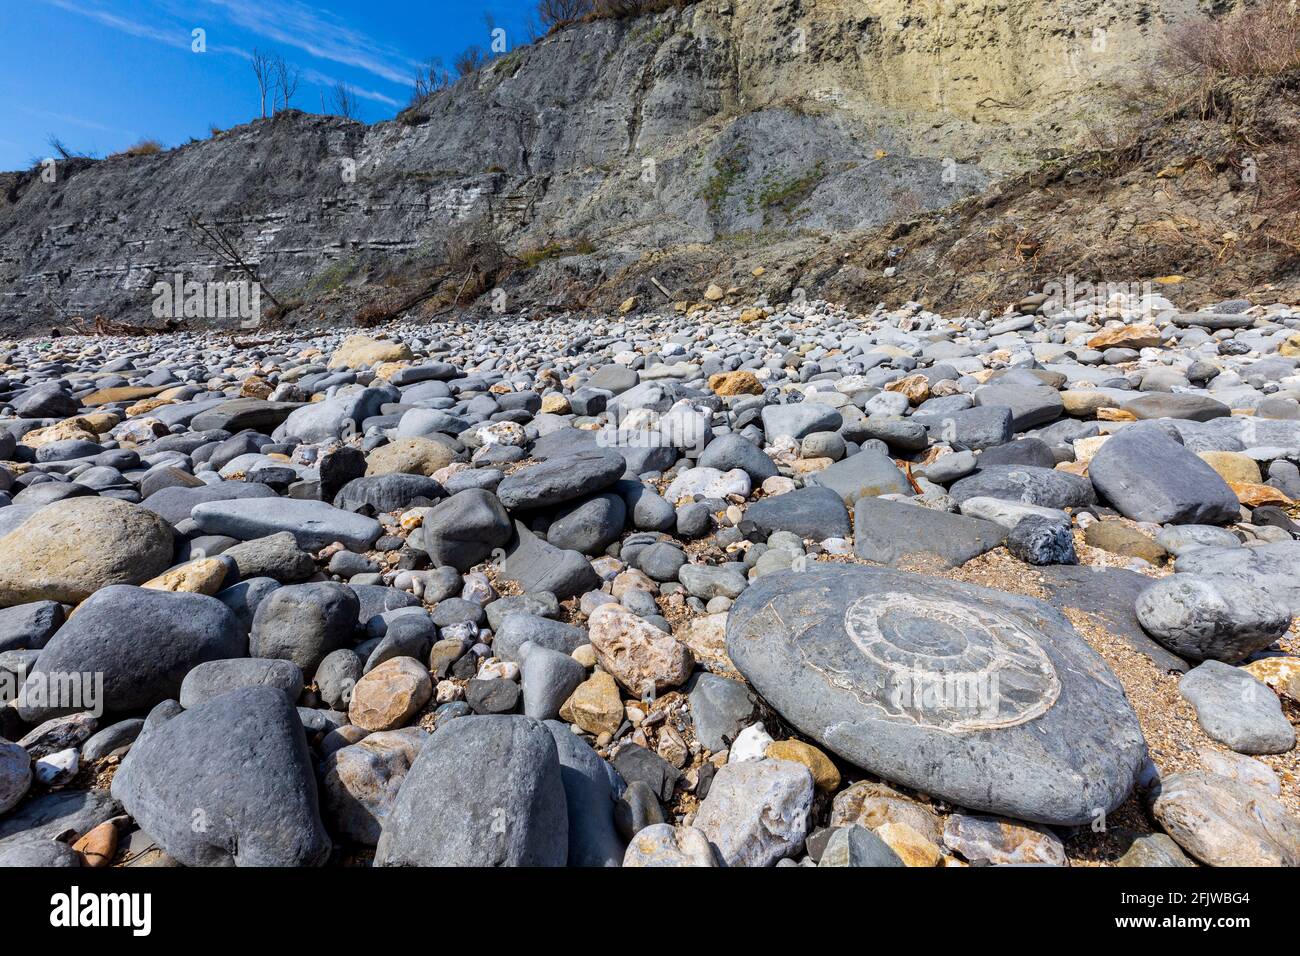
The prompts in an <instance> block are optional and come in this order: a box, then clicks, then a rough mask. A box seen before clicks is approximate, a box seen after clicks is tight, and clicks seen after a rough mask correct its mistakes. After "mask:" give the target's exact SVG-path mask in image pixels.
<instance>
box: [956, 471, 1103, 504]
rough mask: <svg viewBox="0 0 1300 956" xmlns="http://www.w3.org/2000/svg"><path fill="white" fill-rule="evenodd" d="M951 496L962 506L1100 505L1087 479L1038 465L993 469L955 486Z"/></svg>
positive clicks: (961, 480) (963, 479)
mask: <svg viewBox="0 0 1300 956" xmlns="http://www.w3.org/2000/svg"><path fill="white" fill-rule="evenodd" d="M948 493H949V494H951V495H952V497H953V500H954V501H956V502H957V503H958V504H961V503H962V502H963V501H966V500H967V499H969V498H999V499H1001V500H1003V501H1018V502H1020V503H1021V504H1025V505H1037V506H1038V507H1041V508H1084V507H1087V506H1088V505H1091V504H1095V503H1096V501H1097V498H1096V495H1095V494H1094V493H1093V490H1092V485H1090V484H1088V482H1087V480H1086V479H1084V478H1080V477H1079V476H1077V475H1071V474H1068V473H1067V472H1064V471H1056V470H1055V469H1053V468H1038V467H1035V466H1034V465H990V466H988V467H987V468H981V469H980V470H979V471H977V472H975V474H973V475H970V476H969V477H966V478H962V479H960V480H958V481H956V482H954V483H953V486H952V487H951V488H950V489H948Z"/></svg>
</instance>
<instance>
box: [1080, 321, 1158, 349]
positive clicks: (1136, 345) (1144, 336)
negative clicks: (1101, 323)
mask: <svg viewBox="0 0 1300 956" xmlns="http://www.w3.org/2000/svg"><path fill="white" fill-rule="evenodd" d="M1163 341H1164V340H1163V339H1162V338H1161V337H1160V330H1159V329H1157V328H1156V327H1155V326H1154V325H1116V326H1112V327H1111V328H1107V329H1102V330H1101V331H1100V332H1098V333H1097V334H1096V335H1094V336H1093V337H1092V338H1090V339H1089V340H1088V348H1090V349H1097V350H1098V351H1101V350H1103V349H1135V350H1136V349H1150V348H1159V347H1160V345H1161V343H1162V342H1163Z"/></svg>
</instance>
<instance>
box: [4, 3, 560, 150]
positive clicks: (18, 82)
mask: <svg viewBox="0 0 1300 956" xmlns="http://www.w3.org/2000/svg"><path fill="white" fill-rule="evenodd" d="M535 6H536V2H535V0H485V2H472V0H471V2H445V0H444V2H439V0H316V2H312V3H307V2H304V0H5V3H4V7H5V10H4V24H5V29H4V30H3V31H0V169H3V170H12V169H22V168H26V167H27V166H29V165H30V164H31V161H32V160H33V159H38V158H43V157H45V156H47V155H48V154H49V153H50V147H49V145H48V143H47V141H48V139H49V137H50V136H51V135H54V136H57V137H58V138H59V139H61V140H62V141H63V142H64V143H66V144H67V145H68V146H69V147H71V148H73V149H75V150H77V151H81V152H88V153H93V154H95V155H99V156H104V155H107V154H108V153H112V152H116V151H118V150H121V149H123V148H125V147H127V146H129V145H131V144H132V143H136V142H138V141H140V140H141V139H146V138H147V139H157V140H159V141H160V142H162V143H163V144H164V145H165V146H175V145H178V144H180V143H183V142H185V141H187V140H188V139H189V138H190V137H191V136H193V137H199V138H202V137H205V136H207V135H208V130H209V127H211V126H217V127H220V128H222V129H227V128H229V127H231V126H235V125H238V124H239V123H244V122H247V121H249V120H251V119H254V118H255V117H256V116H258V115H259V114H260V108H259V103H258V93H257V82H256V80H255V79H254V76H253V71H252V68H251V66H250V64H249V59H248V54H249V51H251V50H252V49H253V48H255V47H256V48H260V49H261V50H263V51H268V52H272V53H277V54H279V55H281V56H283V57H284V59H285V60H286V61H287V62H289V63H291V64H293V65H294V66H296V67H298V68H299V70H300V71H301V76H302V80H301V85H300V86H299V90H298V95H297V97H296V98H295V100H294V102H293V105H294V106H296V107H297V108H299V109H303V110H309V111H313V112H318V111H320V108H321V101H320V97H321V93H322V92H324V93H326V95H327V102H328V91H329V89H330V88H332V87H333V85H334V83H335V82H337V81H340V80H341V81H343V82H345V83H347V84H348V85H349V86H350V87H351V88H352V90H353V91H354V93H355V94H356V97H357V102H358V105H359V110H358V112H359V118H361V119H363V120H366V121H367V122H374V121H376V120H380V119H387V118H389V117H392V116H393V115H394V114H395V113H396V112H397V111H398V110H399V109H401V108H402V107H404V106H405V105H406V103H407V101H408V100H409V98H410V93H411V77H412V75H413V74H414V72H415V70H416V68H417V66H418V65H419V64H420V63H421V62H424V61H427V60H428V58H429V57H434V56H437V57H441V58H442V60H443V61H444V63H446V64H447V65H448V66H450V64H451V62H452V60H453V59H454V57H455V56H456V54H457V53H459V52H460V51H461V50H463V49H465V48H466V47H467V46H469V45H471V44H478V45H480V46H482V47H484V48H487V47H489V46H490V45H491V37H490V35H489V33H488V27H487V25H486V23H485V21H484V14H485V13H490V14H491V15H492V16H493V17H494V19H495V22H496V23H497V24H498V25H499V26H500V27H501V28H502V29H504V30H505V31H506V41H507V43H508V45H509V47H510V48H512V49H513V48H514V47H515V46H516V45H519V44H523V43H525V42H526V35H525V25H526V23H527V22H528V21H529V19H530V18H531V15H532V12H533V10H534V8H535ZM196 29H201V30H203V31H204V32H205V37H204V39H205V41H206V52H202V53H198V52H194V51H193V49H192V47H193V45H194V39H193V31H194V30H196Z"/></svg>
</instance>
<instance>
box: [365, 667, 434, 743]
mask: <svg viewBox="0 0 1300 956" xmlns="http://www.w3.org/2000/svg"><path fill="white" fill-rule="evenodd" d="M432 696H433V681H432V680H431V679H430V677H429V672H428V671H427V670H425V669H424V668H423V667H422V666H421V665H420V662H419V661H417V660H416V659H415V658H413V657H393V658H390V659H389V660H386V661H384V662H383V663H382V664H380V665H379V666H378V667H376V668H375V669H374V670H372V671H371V672H370V673H369V674H366V675H364V676H363V677H362V678H361V680H359V681H357V682H356V685H355V686H353V688H352V701H351V703H349V704H348V720H350V721H351V722H352V723H353V724H354V725H356V726H357V727H360V728H362V729H363V730H394V729H396V728H398V727H401V726H403V725H404V724H405V723H406V722H407V721H408V720H410V719H411V718H412V717H414V716H415V715H416V714H417V713H419V712H420V708H422V707H423V706H424V705H425V704H427V703H428V702H429V698H430V697H432Z"/></svg>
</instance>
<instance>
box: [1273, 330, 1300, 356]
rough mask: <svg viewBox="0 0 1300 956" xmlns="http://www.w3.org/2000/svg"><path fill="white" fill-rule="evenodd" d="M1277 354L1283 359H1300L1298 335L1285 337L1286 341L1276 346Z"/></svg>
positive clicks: (1299, 337)
mask: <svg viewBox="0 0 1300 956" xmlns="http://www.w3.org/2000/svg"><path fill="white" fill-rule="evenodd" d="M1277 352H1278V354H1279V355H1281V356H1282V357H1283V358H1298V357H1300V334H1296V335H1289V336H1287V340H1286V341H1285V342H1283V343H1282V344H1281V345H1280V346H1278V349H1277Z"/></svg>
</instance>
